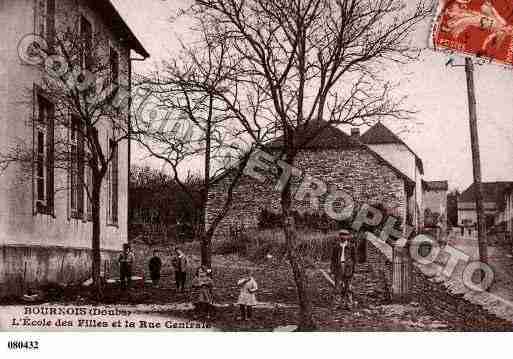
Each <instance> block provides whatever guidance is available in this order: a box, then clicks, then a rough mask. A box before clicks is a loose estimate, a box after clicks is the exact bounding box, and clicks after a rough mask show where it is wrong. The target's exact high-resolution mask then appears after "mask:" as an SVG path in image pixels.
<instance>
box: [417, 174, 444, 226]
mask: <svg viewBox="0 0 513 359" xmlns="http://www.w3.org/2000/svg"><path fill="white" fill-rule="evenodd" d="M422 189H423V200H422V201H423V210H424V227H437V226H439V225H440V226H441V227H442V228H447V191H448V189H449V185H448V183H447V181H422Z"/></svg>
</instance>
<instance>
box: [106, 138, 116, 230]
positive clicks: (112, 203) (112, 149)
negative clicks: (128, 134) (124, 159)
mask: <svg viewBox="0 0 513 359" xmlns="http://www.w3.org/2000/svg"><path fill="white" fill-rule="evenodd" d="M109 154H111V155H112V158H111V161H110V168H109V203H108V208H107V213H108V222H109V223H110V224H117V223H118V190H119V185H118V184H119V178H118V144H117V142H116V141H114V140H109Z"/></svg>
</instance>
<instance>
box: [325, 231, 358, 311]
mask: <svg viewBox="0 0 513 359" xmlns="http://www.w3.org/2000/svg"><path fill="white" fill-rule="evenodd" d="M355 264H356V250H355V246H354V243H353V236H352V235H351V233H350V232H349V231H348V230H345V229H343V230H341V231H340V232H339V236H338V238H337V240H335V242H334V244H333V249H332V252H331V273H332V275H333V276H334V278H335V293H336V295H340V296H341V297H342V298H344V299H346V298H347V302H348V304H349V305H352V302H353V299H352V295H351V280H352V279H353V274H354V267H355Z"/></svg>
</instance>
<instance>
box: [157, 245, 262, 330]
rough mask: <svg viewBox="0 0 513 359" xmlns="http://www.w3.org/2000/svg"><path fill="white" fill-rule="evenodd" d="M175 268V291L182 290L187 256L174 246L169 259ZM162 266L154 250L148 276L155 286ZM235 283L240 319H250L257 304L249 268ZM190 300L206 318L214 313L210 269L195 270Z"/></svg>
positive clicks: (254, 284) (201, 267) (256, 287)
mask: <svg viewBox="0 0 513 359" xmlns="http://www.w3.org/2000/svg"><path fill="white" fill-rule="evenodd" d="M171 263H172V265H173V268H174V270H175V281H176V288H177V291H181V292H184V290H185V282H186V279H187V275H186V268H187V257H186V256H185V254H184V253H183V252H182V251H180V250H179V249H178V248H175V255H174V257H173V259H172V261H171ZM161 268H162V261H161V260H160V258H159V257H158V253H157V251H154V253H153V257H152V258H151V259H150V261H149V269H150V276H151V279H152V282H153V285H154V286H155V287H158V284H159V280H160V271H161ZM237 285H238V286H239V287H240V293H239V298H238V300H237V303H236V304H237V305H239V308H240V317H239V319H241V320H249V319H251V314H252V307H253V306H255V305H256V304H257V300H256V292H257V290H258V285H257V282H256V280H255V279H254V278H253V274H252V271H251V270H248V271H247V272H246V274H245V276H244V277H243V278H241V279H240V280H239V281H238V282H237ZM191 286H192V302H193V303H194V306H195V309H196V310H197V311H198V312H199V313H200V314H202V315H206V317H207V318H210V316H211V315H212V314H213V313H214V280H213V278H212V270H211V269H210V268H208V267H206V266H200V267H199V268H198V269H197V270H196V275H195V276H194V278H193V280H192V283H191Z"/></svg>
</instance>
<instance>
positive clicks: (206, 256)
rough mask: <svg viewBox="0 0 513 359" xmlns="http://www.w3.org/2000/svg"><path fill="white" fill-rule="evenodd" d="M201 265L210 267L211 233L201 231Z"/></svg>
mask: <svg viewBox="0 0 513 359" xmlns="http://www.w3.org/2000/svg"><path fill="white" fill-rule="evenodd" d="M201 265H203V266H205V267H207V268H212V234H211V233H210V231H207V232H205V231H203V233H202V234H201Z"/></svg>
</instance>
